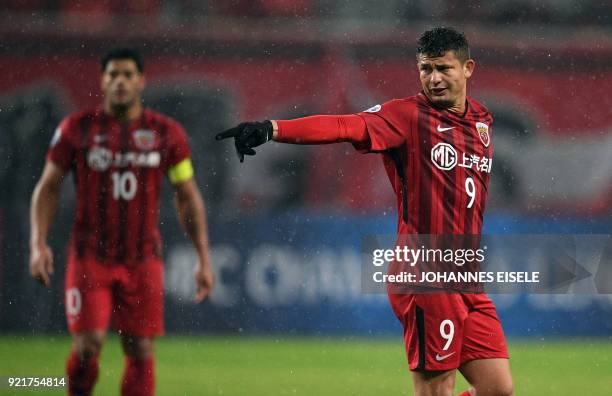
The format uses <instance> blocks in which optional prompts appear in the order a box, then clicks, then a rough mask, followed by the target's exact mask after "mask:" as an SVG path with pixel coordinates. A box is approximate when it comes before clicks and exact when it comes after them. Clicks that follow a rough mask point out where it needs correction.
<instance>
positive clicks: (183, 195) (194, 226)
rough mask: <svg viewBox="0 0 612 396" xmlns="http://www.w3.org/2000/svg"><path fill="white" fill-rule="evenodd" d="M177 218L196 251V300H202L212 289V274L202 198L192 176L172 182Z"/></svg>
mask: <svg viewBox="0 0 612 396" xmlns="http://www.w3.org/2000/svg"><path fill="white" fill-rule="evenodd" d="M174 190H175V203H176V210H177V213H178V217H179V220H180V222H181V224H182V226H183V228H184V229H185V231H186V232H187V234H189V237H190V238H191V241H192V242H193V245H194V246H195V249H196V251H197V253H198V264H197V265H196V268H195V280H196V286H197V291H196V301H197V302H201V301H203V300H204V299H205V298H206V297H207V296H208V295H209V294H210V292H211V291H212V288H213V285H214V275H213V271H212V266H211V263H210V258H209V254H208V228H207V225H206V211H205V208H204V200H203V199H202V196H201V195H200V191H199V190H198V186H197V185H196V182H195V180H194V179H193V178H190V179H189V180H186V181H183V182H180V183H176V184H174Z"/></svg>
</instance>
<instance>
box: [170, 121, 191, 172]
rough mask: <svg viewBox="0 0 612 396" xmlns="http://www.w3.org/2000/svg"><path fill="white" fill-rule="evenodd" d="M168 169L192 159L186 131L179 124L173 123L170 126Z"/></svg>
mask: <svg viewBox="0 0 612 396" xmlns="http://www.w3.org/2000/svg"><path fill="white" fill-rule="evenodd" d="M168 132H169V133H168V162H167V163H168V167H171V166H174V165H176V164H178V163H179V162H181V161H182V160H184V159H185V158H190V157H191V149H190V148H189V139H188V138H187V133H186V132H185V129H183V127H182V126H181V125H180V124H179V123H178V122H172V123H171V124H170V125H169V126H168Z"/></svg>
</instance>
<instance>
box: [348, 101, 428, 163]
mask: <svg viewBox="0 0 612 396" xmlns="http://www.w3.org/2000/svg"><path fill="white" fill-rule="evenodd" d="M414 111H416V107H412V106H411V105H410V104H409V103H407V102H406V101H403V100H391V101H389V102H386V103H383V104H382V105H376V106H374V107H372V108H370V109H368V110H366V111H362V112H361V113H357V114H358V116H359V117H361V118H363V120H364V121H365V124H366V126H367V131H368V137H369V142H370V144H369V146H368V147H361V150H362V151H384V150H387V149H390V148H394V147H399V146H401V145H403V144H404V142H405V141H406V138H407V136H408V135H409V133H410V127H411V124H412V122H410V117H412V116H413V114H414Z"/></svg>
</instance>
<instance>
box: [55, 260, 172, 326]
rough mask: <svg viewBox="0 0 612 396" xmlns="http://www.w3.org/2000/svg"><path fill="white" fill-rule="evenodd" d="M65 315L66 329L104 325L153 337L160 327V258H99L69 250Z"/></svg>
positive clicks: (161, 291) (161, 319)
mask: <svg viewBox="0 0 612 396" xmlns="http://www.w3.org/2000/svg"><path fill="white" fill-rule="evenodd" d="M65 287H66V301H65V303H66V304H65V307H66V318H67V320H68V329H69V330H70V332H71V333H79V332H84V331H93V330H106V329H108V326H109V324H111V320H112V327H113V328H114V329H115V330H117V331H119V332H120V333H123V334H130V335H134V336H137V337H152V336H156V335H162V334H163V332H164V299H163V296H164V285H163V266H162V262H161V261H160V260H156V259H154V260H148V261H144V262H141V263H135V264H130V265H126V264H118V263H112V262H110V263H102V262H99V261H97V260H96V259H94V258H89V257H88V258H76V257H75V256H74V255H70V258H69V259H68V267H67V269H66V286H65Z"/></svg>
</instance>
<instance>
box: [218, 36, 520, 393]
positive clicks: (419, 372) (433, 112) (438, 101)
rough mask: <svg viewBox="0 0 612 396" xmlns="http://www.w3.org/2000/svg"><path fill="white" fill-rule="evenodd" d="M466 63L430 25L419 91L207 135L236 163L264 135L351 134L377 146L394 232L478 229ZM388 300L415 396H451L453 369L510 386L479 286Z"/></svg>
mask: <svg viewBox="0 0 612 396" xmlns="http://www.w3.org/2000/svg"><path fill="white" fill-rule="evenodd" d="M474 67H475V63H474V61H473V60H472V59H471V58H470V53H469V47H468V43H467V40H466V39H465V37H464V36H463V34H461V33H459V32H457V31H456V30H454V29H450V28H435V29H432V30H429V31H426V32H425V33H423V35H422V36H421V37H420V39H419V41H418V47H417V68H418V72H419V75H420V80H421V85H422V91H421V92H420V93H419V94H417V95H415V96H411V97H409V98H405V99H399V100H391V101H389V102H386V103H384V104H383V105H376V106H374V107H372V108H370V109H368V110H366V111H364V112H361V113H357V114H352V115H340V116H313V117H306V118H300V119H296V120H285V121H274V120H273V121H264V122H248V123H242V124H240V125H238V126H237V127H235V128H232V129H229V130H227V131H225V132H222V133H220V134H218V135H217V139H218V140H220V139H225V138H234V144H235V147H236V150H237V153H238V156H239V159H240V161H241V162H242V161H243V160H244V156H245V155H255V150H253V148H254V147H257V146H259V145H261V144H263V143H266V142H267V141H269V140H276V141H278V142H285V143H295V144H325V143H334V142H351V143H353V145H354V146H355V147H356V148H357V149H358V150H360V151H362V152H375V153H380V154H382V157H383V162H384V166H385V168H386V171H387V174H388V176H389V179H390V181H391V185H392V186H393V189H394V191H395V193H396V195H397V202H398V212H399V216H398V217H399V218H398V229H397V232H398V234H399V235H410V234H433V235H442V234H447V235H479V234H480V233H481V229H482V220H483V213H484V210H485V204H486V199H487V188H488V182H489V175H490V171H491V162H492V154H493V147H492V145H491V141H490V134H491V124H492V122H493V119H492V117H491V115H490V114H489V112H488V111H487V109H486V108H485V107H484V106H483V105H481V104H480V103H478V102H476V101H475V100H473V99H471V98H469V97H468V96H467V80H468V78H470V76H471V75H472V73H473V71H474ZM460 161H461V162H460ZM459 163H460V165H459ZM389 299H390V302H391V306H392V308H393V310H394V312H395V314H396V315H397V317H398V319H399V320H400V322H401V323H402V325H403V327H404V341H405V345H406V351H407V355H408V361H409V366H410V369H411V370H412V372H413V380H414V388H415V392H416V394H417V395H452V392H453V387H454V383H455V372H456V369H459V371H460V372H461V373H462V374H463V375H464V377H465V378H466V379H467V380H468V382H469V383H470V384H471V386H472V387H471V388H470V389H469V390H467V391H465V392H463V393H462V394H461V395H462V396H468V395H472V396H475V395H478V396H485V395H500V396H502V395H512V394H513V384H512V377H511V374H510V366H509V362H508V352H507V348H506V342H505V338H504V334H503V330H502V326H501V323H500V321H499V319H498V317H497V313H496V310H495V307H494V305H493V302H492V301H491V300H490V299H489V297H488V296H487V295H486V294H464V293H422V294H417V293H410V294H401V293H397V294H396V293H392V292H390V293H389Z"/></svg>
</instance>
